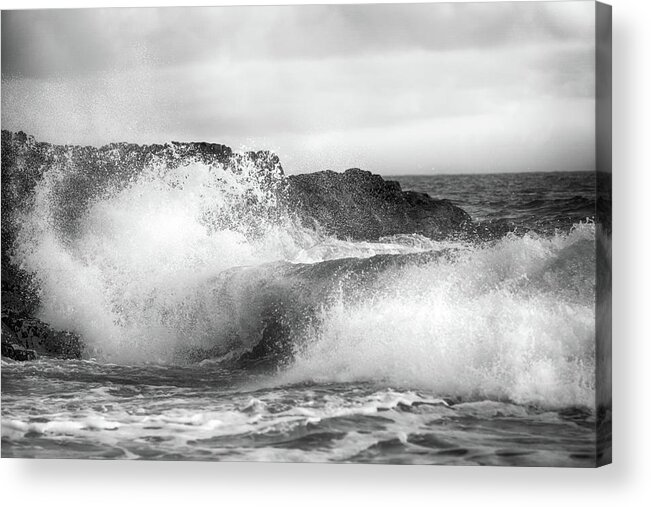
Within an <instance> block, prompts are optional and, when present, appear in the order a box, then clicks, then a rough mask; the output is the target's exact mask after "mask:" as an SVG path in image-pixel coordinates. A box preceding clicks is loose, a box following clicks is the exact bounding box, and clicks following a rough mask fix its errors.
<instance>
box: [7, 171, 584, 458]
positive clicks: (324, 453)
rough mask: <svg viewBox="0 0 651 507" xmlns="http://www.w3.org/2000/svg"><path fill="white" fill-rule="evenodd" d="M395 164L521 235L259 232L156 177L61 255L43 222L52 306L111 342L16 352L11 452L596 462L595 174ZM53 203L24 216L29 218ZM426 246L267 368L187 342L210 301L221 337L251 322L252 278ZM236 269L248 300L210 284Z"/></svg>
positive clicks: (99, 213)
mask: <svg viewBox="0 0 651 507" xmlns="http://www.w3.org/2000/svg"><path fill="white" fill-rule="evenodd" d="M198 170H199V169H197V168H196V167H195V168H193V171H195V173H194V174H197V171H198ZM209 177H210V175H209V173H206V178H209ZM385 179H397V180H398V181H399V182H400V183H401V185H402V187H403V189H404V190H417V191H421V192H426V193H428V194H430V195H431V196H432V197H435V198H444V199H449V200H451V201H452V202H453V203H454V204H456V205H458V206H460V207H462V208H463V209H464V210H466V211H467V212H468V213H469V214H470V215H471V216H472V217H473V218H474V219H475V220H478V221H481V222H483V223H493V224H495V223H505V224H506V223H511V224H513V225H514V227H511V228H512V229H513V232H511V233H508V234H506V235H503V236H500V237H495V238H488V239H486V240H485V241H483V242H481V243H477V242H471V241H468V240H455V241H443V242H437V241H433V240H430V239H427V238H424V237H422V236H418V235H398V236H392V237H387V238H383V239H381V240H380V241H378V242H352V241H343V240H338V239H334V238H327V237H315V236H313V235H310V234H309V233H307V232H305V231H302V230H301V231H296V230H288V228H287V227H285V228H284V229H282V228H281V229H273V230H271V229H270V232H269V234H268V235H267V236H265V238H263V239H262V240H259V241H257V242H256V243H255V244H253V243H251V242H247V241H246V239H245V238H242V237H241V236H239V235H238V234H237V233H236V231H234V230H230V229H229V227H228V225H226V226H224V227H223V228H222V229H220V230H215V229H214V227H213V228H212V229H206V226H205V224H204V222H202V221H201V220H199V219H197V214H196V213H195V212H196V210H198V209H201V210H203V209H204V207H205V206H204V205H205V202H208V201H204V199H211V201H210V202H214V201H215V200H216V199H217V200H218V198H219V195H217V194H210V195H207V196H206V195H204V194H205V192H204V193H201V192H197V191H196V189H197V186H196V185H195V186H190V185H189V184H187V186H183V185H179V183H178V181H186V180H183V179H182V178H179V179H177V180H175V182H174V184H168V182H167V181H164V180H161V179H160V178H158V177H157V176H155V175H154V176H152V177H149V178H144V179H142V181H139V182H137V183H135V184H134V185H133V186H132V187H130V188H128V189H126V190H124V191H123V192H121V193H120V194H118V195H108V196H106V197H105V199H104V200H102V201H100V202H97V203H95V204H94V205H93V207H92V208H91V209H90V210H89V211H88V214H87V218H86V222H84V223H83V224H82V226H80V228H79V231H77V235H76V236H75V238H74V241H72V240H71V241H69V242H67V243H66V244H65V248H64V246H61V245H59V243H57V240H56V238H49V237H47V234H45V233H39V234H34V237H33V240H30V241H31V242H29V248H25V249H24V251H22V252H20V254H21V255H22V256H23V258H22V262H23V263H24V264H25V265H27V266H29V267H30V268H31V269H32V270H33V271H34V272H37V273H39V276H41V278H42V280H43V283H44V286H45V287H47V288H48V290H49V292H48V295H47V297H44V298H43V308H42V311H41V317H42V318H43V319H44V320H46V321H47V322H51V323H52V324H53V325H57V326H59V327H61V328H65V329H76V330H82V331H84V332H83V333H82V334H83V335H84V337H85V338H87V339H88V340H89V346H90V348H91V350H93V351H94V353H93V357H90V358H89V359H87V360H83V361H82V360H79V361H64V360H54V359H39V360H37V361H33V362H25V363H18V362H12V361H4V360H3V364H2V456H3V457H38V458H135V459H160V460H186V459H187V460H236V461H242V460H246V461H311V462H315V461H317V462H357V463H405V464H408V463H414V464H450V465H461V464H475V465H522V466H571V467H582V466H593V464H594V459H595V446H596V442H595V424H596V420H595V419H596V418H595V400H594V398H595V378H594V368H595V359H594V356H595V327H594V326H595V309H594V305H595V253H594V241H595V225H594V222H593V220H594V210H595V184H596V182H595V176H594V174H593V173H580V172H575V173H534V174H494V175H463V176H461V175H437V176H400V177H395V178H391V177H387V178H385ZM47 184H48V182H45V183H44V184H43V187H42V188H40V189H38V191H41V192H43V195H47V192H48V188H47ZM51 184H52V185H55V184H56V179H53V180H52V182H51ZM202 184H203V183H202ZM237 184H239V183H238V182H230V183H229V185H231V187H230V188H232V187H233V185H237ZM201 188H209V189H210V192H219V189H215V188H216V185H205V186H204V187H201ZM206 192H207V191H206ZM46 201H47V199H43V200H42V202H46ZM39 202H41V201H39ZM41 211H43V210H41ZM45 211H47V210H45ZM42 216H45V213H34V214H33V216H31V217H28V221H30V220H31V221H32V222H29V223H30V224H32V225H33V230H34V231H41V230H44V229H39V227H38V226H39V220H41V217H42ZM222 223H223V222H222ZM152 224H158V225H159V228H158V229H156V230H157V231H163V230H165V228H166V227H167V228H171V230H172V231H173V232H174V234H172V235H163V234H162V233H161V234H158V235H154V234H153V233H151V232H150V231H151V230H152ZM206 231H209V232H206ZM121 234H124V235H121ZM170 238H171V239H170ZM71 251H72V252H73V253H74V255H73V254H71V253H70V252H71ZM215 252H216V253H215ZM423 252H441V253H442V255H441V256H433V257H432V258H431V260H428V261H427V262H418V263H415V262H414V263H412V262H410V261H406V262H404V263H401V264H398V265H396V266H394V267H392V268H390V269H387V271H386V272H385V273H384V274H383V276H382V277H381V278H380V279H379V280H376V279H373V280H372V281H369V282H368V283H369V284H371V285H369V286H360V287H358V288H356V291H357V292H356V297H355V298H354V302H353V303H350V300H348V299H346V300H344V299H342V298H341V297H340V296H339V295H338V294H337V292H336V291H330V292H328V293H327V294H325V295H324V296H323V301H322V304H321V305H320V312H319V315H318V318H317V319H316V320H315V321H314V322H313V323H312V325H311V326H309V327H308V328H306V329H305V330H304V335H305V336H304V339H303V340H302V341H301V343H300V346H299V345H297V347H296V350H294V353H293V355H292V359H291V361H288V362H287V363H286V364H282V365H279V366H278V367H276V368H274V369H272V370H268V369H267V370H248V369H241V368H236V367H233V366H232V364H231V363H229V362H228V360H227V356H228V353H225V354H224V355H223V356H216V357H214V358H209V359H204V360H202V361H200V362H189V361H183V360H179V358H178V356H176V355H174V354H171V353H170V351H172V350H176V349H175V347H177V346H178V343H179V340H180V341H183V342H186V341H190V342H192V341H196V343H204V342H205V340H208V339H210V337H209V336H208V335H207V334H202V333H199V331H196V332H188V331H187V330H188V329H195V330H200V329H204V327H201V326H199V325H198V324H197V322H203V321H204V320H205V319H204V317H205V318H206V319H208V317H207V315H209V316H210V318H209V319H208V320H209V321H210V323H211V325H213V326H215V327H214V330H215V333H216V334H219V326H221V325H222V324H223V326H226V325H227V324H228V325H231V324H232V322H230V321H228V322H227V319H231V320H232V319H236V318H237V319H238V325H240V326H246V322H247V315H248V316H249V318H253V317H251V316H252V315H254V314H253V313H247V312H252V311H253V309H251V308H248V307H247V305H246V298H245V296H246V287H248V286H250V284H251V283H253V282H252V280H250V279H249V278H250V276H252V275H250V274H247V273H256V276H264V277H268V279H269V280H272V279H273V280H278V279H280V280H282V279H283V277H285V276H288V275H287V274H291V275H292V276H294V275H293V274H294V273H296V272H297V271H296V270H300V272H301V273H303V274H304V273H308V275H309V273H314V272H316V270H318V269H319V268H320V267H322V269H324V270H326V269H332V268H331V267H330V266H331V265H332V263H330V264H329V263H328V262H329V261H333V260H335V259H340V263H339V264H337V266H338V269H339V270H340V271H341V269H342V268H341V266H343V267H344V268H346V269H349V270H354V269H356V268H355V267H354V266H358V265H360V264H359V262H358V263H357V264H355V263H354V262H353V261H354V260H355V259H368V261H367V262H368V263H370V264H365V266H366V265H370V266H374V265H375V264H374V262H375V259H376V257H375V256H378V257H377V258H378V259H380V258H382V257H383V256H387V255H393V256H396V255H397V256H401V255H407V256H410V255H413V254H420V253H423ZM346 259H352V260H351V261H347V260H346ZM406 259H411V257H406ZM378 262H379V261H378ZM242 266H256V269H257V270H256V271H246V270H244V271H241V272H240V271H238V269H239V268H240V267H242ZM66 270H68V271H66ZM227 270H231V271H227ZM232 270H235V271H232ZM340 271H337V272H336V273H335V272H334V271H333V274H332V276H340V275H339V274H338V273H340ZM225 272H228V273H235V274H234V275H233V276H232V277H231V278H229V279H228V280H229V281H228V284H227V283H226V282H225V281H224V282H223V283H224V285H222V286H220V287H221V288H220V290H221V292H219V294H220V297H227V298H228V299H229V305H231V306H229V308H237V309H238V314H237V315H233V314H228V315H227V314H224V315H222V313H228V312H222V313H220V311H219V307H218V306H215V307H210V306H209V303H210V302H209V301H208V300H207V299H206V298H205V297H201V298H199V297H197V296H195V295H194V294H196V293H197V290H198V289H197V287H203V286H204V284H205V283H207V282H206V280H210V281H211V282H210V283H213V284H214V283H217V282H215V280H218V281H220V280H222V278H220V277H219V276H218V275H219V273H225ZM66 273H68V276H67V278H66ZM70 273H74V277H73V276H71V275H70ZM216 276H217V278H215V277H216ZM306 276H307V275H306ZM279 277H280V278H279ZM308 280H309V278H308ZM219 283H221V282H219ZM211 287H212V286H211ZM201 294H204V293H203V292H201ZM240 301H242V303H239V302H240ZM144 302H146V304H145V303H144ZM215 304H216V305H219V304H220V300H216V303H215ZM202 319H203V320H202ZM219 319H226V320H219ZM190 323H191V324H192V326H190ZM220 323H222V324H220ZM202 325H203V324H202ZM210 336H212V335H210ZM212 345H213V344H211V346H212ZM219 345H220V346H222V345H223V347H224V348H223V350H225V351H227V350H228V348H227V346H228V343H227V342H223V343H222V342H220V344H219Z"/></svg>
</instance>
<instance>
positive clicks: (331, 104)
mask: <svg viewBox="0 0 651 507" xmlns="http://www.w3.org/2000/svg"><path fill="white" fill-rule="evenodd" d="M593 7H594V4H592V3H590V2H545V3H539V2H536V3H529V2H524V3H519V2H513V3H511V2H504V3H490V4H472V3H469V4H411V5H370V6H369V5H366V6H337V5H331V6H302V7H264V8H196V9H194V8H193V9H188V8H178V9H177V8H174V9H167V8H165V9H104V10H76V11H70V10H67V11H20V12H10V13H8V15H7V14H6V13H3V17H2V76H3V83H2V85H3V86H2V88H3V89H2V92H3V93H2V106H3V107H2V125H3V128H9V129H12V130H19V129H22V130H25V131H28V132H30V133H32V134H34V135H36V136H37V137H38V138H39V139H43V140H47V141H52V142H74V143H78V144H95V145H98V144H103V143H107V142H112V141H131V142H139V143H149V142H164V141H168V140H185V141H191V140H207V141H213V142H222V143H226V144H230V145H232V146H233V147H236V148H237V147H239V146H240V145H242V144H247V145H248V146H249V147H252V148H259V149H273V150H276V151H278V152H279V154H280V155H281V157H282V159H283V161H284V163H285V166H286V167H288V168H290V169H291V170H293V171H295V172H298V171H309V170H317V169H319V168H324V166H325V167H327V168H331V169H343V168H346V167H350V166H353V165H359V166H362V167H366V168H368V169H373V170H376V171H381V172H396V171H398V170H399V171H403V172H418V171H423V170H430V169H431V168H432V167H435V168H443V169H444V170H446V171H469V170H475V171H477V170H482V168H485V169H486V170H517V169H518V168H521V169H526V168H536V169H538V170H542V169H544V168H545V167H548V168H576V167H584V168H588V167H589V165H590V163H592V162H591V161H593V159H594V156H593V152H594V132H593V124H594V118H593V110H594V40H593V39H594V38H593V34H594V16H592V17H591V14H593V13H594V12H593V10H590V9H593ZM591 122H592V123H591ZM397 153H400V157H404V156H405V154H406V153H407V154H409V159H408V160H406V161H405V160H404V159H403V161H404V163H403V164H402V165H400V163H399V162H400V160H399V158H398V156H397V155H396V154H397Z"/></svg>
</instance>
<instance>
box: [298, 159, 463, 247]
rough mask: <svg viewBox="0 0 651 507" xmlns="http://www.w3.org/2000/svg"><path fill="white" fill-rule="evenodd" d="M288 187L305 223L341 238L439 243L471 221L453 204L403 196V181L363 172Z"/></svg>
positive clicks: (304, 178) (306, 179) (315, 176)
mask: <svg viewBox="0 0 651 507" xmlns="http://www.w3.org/2000/svg"><path fill="white" fill-rule="evenodd" d="M288 184H289V185H288V187H289V189H288V196H289V202H290V205H291V206H292V208H293V209H294V210H295V211H296V213H297V215H298V217H300V220H301V221H302V222H303V224H304V225H307V226H316V227H320V228H321V229H322V230H323V231H324V232H325V233H326V234H329V235H335V236H338V237H340V238H345V239H347V238H348V239H355V240H371V241H372V240H377V239H378V238H381V237H382V236H390V235H393V234H411V233H418V234H422V235H423V236H427V237H430V238H434V239H439V238H442V237H446V236H450V235H454V234H456V233H459V232H460V231H461V230H462V229H463V228H464V227H465V226H466V225H468V224H469V223H470V221H471V218H470V216H469V215H468V214H467V213H466V212H465V211H463V210H462V209H461V208H459V207H458V206H455V205H453V204H452V203H451V202H450V201H447V200H439V199H433V198H432V197H430V196H429V195H427V194H424V193H420V192H413V191H403V190H402V189H401V188H400V183H398V182H397V181H386V180H384V179H383V178H382V177H381V176H379V175H377V174H372V173H371V172H369V171H362V170H360V169H348V170H347V171H346V172H344V173H337V172H334V171H322V172H316V173H311V174H299V175H296V176H289V177H288Z"/></svg>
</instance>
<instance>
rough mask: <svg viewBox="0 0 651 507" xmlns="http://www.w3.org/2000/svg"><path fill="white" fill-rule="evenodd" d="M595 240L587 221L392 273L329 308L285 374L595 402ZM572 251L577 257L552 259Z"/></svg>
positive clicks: (528, 399)
mask: <svg viewBox="0 0 651 507" xmlns="http://www.w3.org/2000/svg"><path fill="white" fill-rule="evenodd" d="M593 240H594V226H593V225H592V224H584V225H581V226H579V227H576V228H575V229H574V230H573V231H572V232H571V233H570V234H569V235H557V236H556V237H553V238H541V237H537V236H534V235H529V236H525V237H522V238H519V237H515V236H511V237H507V238H505V239H503V240H501V241H499V242H497V243H496V244H494V245H491V246H485V247H481V248H476V249H474V250H464V251H460V252H459V253H458V255H456V256H455V258H453V259H448V260H441V261H438V262H433V263H430V264H428V265H426V266H408V267H406V268H401V269H399V270H396V271H394V272H393V274H390V273H387V274H386V275H385V277H384V278H383V279H382V281H381V282H380V286H379V287H378V288H377V290H375V291H373V290H372V291H365V293H364V294H366V296H364V295H360V299H359V302H358V303H357V304H353V305H351V304H350V303H348V302H344V300H343V299H342V300H341V301H340V302H339V303H338V304H334V305H333V306H331V307H328V308H325V309H324V310H323V311H322V313H321V316H320V319H319V322H318V324H316V325H315V326H314V328H313V329H312V333H311V337H310V340H309V342H308V345H307V346H306V347H303V348H302V349H300V350H299V351H298V355H297V359H296V362H295V364H294V366H293V367H292V369H291V370H290V371H289V372H288V373H287V374H286V376H285V380H286V381H303V380H315V381H338V382H341V381H343V382H348V381H365V380H372V381H387V382H389V383H390V384H391V385H402V386H411V387H422V388H427V389H429V390H432V391H433V392H435V393H438V394H440V395H441V396H444V395H455V396H461V397H463V398H465V399H486V398H490V399H508V400H512V401H515V402H517V403H532V404H539V405H543V406H564V405H568V404H570V405H571V404H579V405H586V406H593V404H594V348H595V328H594V325H595V324H594V317H595V314H594V259H593V258H592V259H590V258H584V254H585V253H586V251H588V252H589V251H591V250H590V249H591V248H592V249H593V247H594V244H593ZM567 256H573V257H576V259H574V260H575V261H576V262H574V263H573V262H571V261H572V260H573V259H569V261H568V262H566V263H562V264H561V265H560V266H557V264H558V262H557V261H558V260H559V259H564V258H565V257H567ZM567 265H570V266H573V267H572V270H569V271H568V269H567Z"/></svg>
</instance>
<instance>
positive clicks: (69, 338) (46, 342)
mask: <svg viewBox="0 0 651 507" xmlns="http://www.w3.org/2000/svg"><path fill="white" fill-rule="evenodd" d="M3 303H4V302H3ZM2 346H3V348H2V355H3V356H7V357H11V358H12V359H17V358H16V357H14V355H15V354H19V355H20V356H21V357H25V358H26V359H36V357H37V353H38V354H39V355H43V356H47V357H58V358H61V359H80V358H81V357H82V352H83V346H82V341H81V339H80V337H79V336H77V335H76V334H74V333H70V332H67V331H57V330H55V329H52V327H50V326H49V325H47V324H46V323H44V322H42V321H40V320H38V319H35V318H21V317H16V316H12V315H9V314H7V313H5V312H4V311H3V314H2ZM5 349H6V350H5ZM12 350H13V351H14V352H11V351H12ZM16 350H18V351H21V350H28V351H31V353H33V354H30V353H23V352H16ZM26 359H17V360H20V361H24V360H26Z"/></svg>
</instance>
